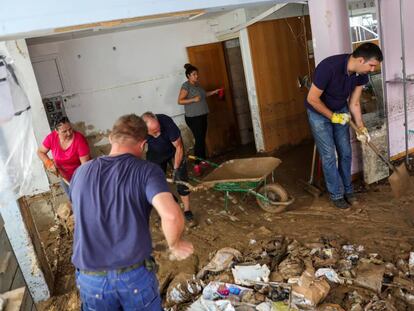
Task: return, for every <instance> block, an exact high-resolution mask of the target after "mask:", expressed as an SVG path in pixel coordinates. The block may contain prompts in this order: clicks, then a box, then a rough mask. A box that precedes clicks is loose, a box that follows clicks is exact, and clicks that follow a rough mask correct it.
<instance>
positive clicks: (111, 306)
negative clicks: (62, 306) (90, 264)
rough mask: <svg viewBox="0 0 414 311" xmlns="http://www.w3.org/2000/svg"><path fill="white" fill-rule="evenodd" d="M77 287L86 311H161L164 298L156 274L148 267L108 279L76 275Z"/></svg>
mask: <svg viewBox="0 0 414 311" xmlns="http://www.w3.org/2000/svg"><path fill="white" fill-rule="evenodd" d="M76 284H77V286H78V289H79V292H80V297H81V301H82V311H91V310H94V311H95V310H96V311H118V310H119V311H121V310H123V311H128V310H130V311H132V310H144V311H160V310H162V308H161V297H160V293H159V291H158V281H157V277H156V276H155V273H154V272H153V271H148V270H147V269H146V268H145V267H144V266H141V267H139V268H136V269H134V270H131V271H128V272H124V273H117V272H116V271H108V273H107V275H105V276H99V275H88V274H84V273H82V272H80V271H77V272H76Z"/></svg>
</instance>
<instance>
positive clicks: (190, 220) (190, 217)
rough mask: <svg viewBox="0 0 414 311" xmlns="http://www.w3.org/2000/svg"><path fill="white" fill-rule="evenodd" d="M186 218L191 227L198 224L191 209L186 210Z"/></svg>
mask: <svg viewBox="0 0 414 311" xmlns="http://www.w3.org/2000/svg"><path fill="white" fill-rule="evenodd" d="M184 218H185V221H186V222H187V224H188V225H189V226H190V227H195V226H196V225H197V223H196V221H195V220H194V215H193V213H192V212H191V211H185V212H184Z"/></svg>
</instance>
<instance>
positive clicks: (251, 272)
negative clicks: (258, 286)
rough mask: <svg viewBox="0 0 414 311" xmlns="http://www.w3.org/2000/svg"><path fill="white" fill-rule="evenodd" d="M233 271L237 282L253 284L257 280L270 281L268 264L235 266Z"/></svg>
mask: <svg viewBox="0 0 414 311" xmlns="http://www.w3.org/2000/svg"><path fill="white" fill-rule="evenodd" d="M231 271H232V273H233V277H234V281H235V282H236V284H240V285H252V283H253V284H254V283H255V282H265V283H267V282H269V274H270V270H269V268H268V267H267V266H266V265H263V266H260V265H253V266H235V267H234V268H233V269H231Z"/></svg>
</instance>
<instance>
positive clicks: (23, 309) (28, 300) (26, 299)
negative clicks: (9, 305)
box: [19, 290, 33, 311]
mask: <svg viewBox="0 0 414 311" xmlns="http://www.w3.org/2000/svg"><path fill="white" fill-rule="evenodd" d="M32 308H33V299H32V297H31V296H30V293H29V291H28V290H26V291H25V293H24V296H23V300H22V305H21V306H20V310H19V311H31V310H32Z"/></svg>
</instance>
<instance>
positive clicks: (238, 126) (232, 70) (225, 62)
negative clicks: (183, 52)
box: [187, 39, 254, 157]
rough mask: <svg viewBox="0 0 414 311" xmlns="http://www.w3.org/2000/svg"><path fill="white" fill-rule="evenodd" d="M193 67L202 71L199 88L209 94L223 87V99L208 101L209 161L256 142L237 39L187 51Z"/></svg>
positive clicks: (200, 46) (209, 98)
mask: <svg viewBox="0 0 414 311" xmlns="http://www.w3.org/2000/svg"><path fill="white" fill-rule="evenodd" d="M187 53H188V58H189V61H190V63H191V64H193V65H194V66H196V67H197V68H198V70H199V71H200V85H201V86H202V87H203V88H204V89H205V90H207V91H209V90H214V89H216V88H220V87H224V89H225V95H224V98H223V99H219V98H218V97H217V96H211V97H208V98H207V103H208V106H209V110H210V113H209V116H208V130H207V137H206V146H207V154H208V156H209V157H211V156H215V155H219V154H223V153H225V152H227V151H230V150H232V149H235V148H236V147H237V146H239V145H246V144H249V143H251V142H253V140H254V138H253V126H252V120H251V114H250V108H249V101H248V96H247V89H246V81H245V77H244V69H243V62H242V56H241V50H240V44H239V40H238V39H232V40H228V41H225V42H217V43H211V44H204V45H198V46H192V47H188V48H187Z"/></svg>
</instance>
